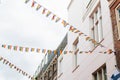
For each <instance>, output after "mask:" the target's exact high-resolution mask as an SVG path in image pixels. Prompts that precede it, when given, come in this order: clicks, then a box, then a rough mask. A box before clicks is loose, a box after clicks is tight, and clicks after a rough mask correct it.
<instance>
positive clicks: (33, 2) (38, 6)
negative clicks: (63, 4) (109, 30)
mask: <svg viewBox="0 0 120 80" xmlns="http://www.w3.org/2000/svg"><path fill="white" fill-rule="evenodd" d="M28 1H29V0H25V3H27V2H28ZM36 3H37V2H36V1H34V0H33V1H32V5H31V7H34V5H35V4H36ZM37 4H38V5H37V7H36V10H39V9H40V8H41V7H42V8H43V11H42V14H46V17H48V16H49V15H50V14H51V13H52V12H51V11H49V10H48V9H46V8H45V7H43V6H42V5H40V4H39V3H37ZM46 10H47V11H48V12H46ZM55 18H56V19H55ZM51 20H55V22H58V21H61V18H59V17H58V16H56V15H55V14H53V15H52V18H51ZM61 23H62V25H63V26H64V27H66V26H67V25H69V27H70V28H69V31H71V32H73V33H77V34H79V37H80V36H81V35H83V36H84V37H85V39H86V38H87V37H90V36H87V35H86V34H84V33H83V32H81V31H80V30H78V29H77V28H75V27H73V26H71V25H70V24H69V23H68V22H67V21H65V20H62V22H61ZM89 39H92V38H91V37H90V38H89ZM86 41H92V43H93V44H95V45H98V46H99V45H100V46H101V47H104V46H103V45H102V44H100V43H98V42H97V41H96V40H94V39H92V40H86Z"/></svg>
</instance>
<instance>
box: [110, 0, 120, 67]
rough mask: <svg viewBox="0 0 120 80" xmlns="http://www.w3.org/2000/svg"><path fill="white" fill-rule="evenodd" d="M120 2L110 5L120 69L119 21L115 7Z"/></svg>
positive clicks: (118, 0)
mask: <svg viewBox="0 0 120 80" xmlns="http://www.w3.org/2000/svg"><path fill="white" fill-rule="evenodd" d="M119 4H120V0H116V1H115V2H114V3H113V4H112V5H111V6H110V12H111V20H112V28H113V36H114V37H113V38H114V48H115V51H116V60H117V65H118V68H119V69H120V40H118V30H117V21H116V15H115V14H116V13H115V8H116V7H117V6H118V5H119Z"/></svg>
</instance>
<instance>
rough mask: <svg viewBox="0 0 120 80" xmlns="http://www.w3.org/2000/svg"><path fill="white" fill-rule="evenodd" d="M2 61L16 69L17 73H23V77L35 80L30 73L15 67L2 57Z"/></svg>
mask: <svg viewBox="0 0 120 80" xmlns="http://www.w3.org/2000/svg"><path fill="white" fill-rule="evenodd" d="M0 61H1V62H2V63H3V64H5V65H8V66H9V67H10V68H12V69H15V70H16V71H17V72H19V73H21V74H22V75H23V76H26V77H28V78H29V79H31V80H34V78H33V77H32V76H31V75H29V74H28V73H26V72H25V71H23V70H22V69H20V68H18V67H17V66H15V65H14V64H12V63H11V62H10V61H8V60H7V59H5V58H3V57H1V56H0Z"/></svg>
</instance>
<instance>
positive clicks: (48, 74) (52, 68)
mask: <svg viewBox="0 0 120 80" xmlns="http://www.w3.org/2000/svg"><path fill="white" fill-rule="evenodd" d="M66 45H67V35H66V36H65V38H64V39H63V41H62V42H61V44H60V45H59V46H58V48H57V49H56V50H55V51H57V52H54V51H52V53H51V54H49V53H47V54H46V55H45V57H44V59H43V60H42V62H41V64H40V65H39V66H38V69H37V70H36V72H35V75H34V78H35V79H36V80H57V71H58V63H57V59H58V57H59V56H60V51H63V50H64V48H65V46H66Z"/></svg>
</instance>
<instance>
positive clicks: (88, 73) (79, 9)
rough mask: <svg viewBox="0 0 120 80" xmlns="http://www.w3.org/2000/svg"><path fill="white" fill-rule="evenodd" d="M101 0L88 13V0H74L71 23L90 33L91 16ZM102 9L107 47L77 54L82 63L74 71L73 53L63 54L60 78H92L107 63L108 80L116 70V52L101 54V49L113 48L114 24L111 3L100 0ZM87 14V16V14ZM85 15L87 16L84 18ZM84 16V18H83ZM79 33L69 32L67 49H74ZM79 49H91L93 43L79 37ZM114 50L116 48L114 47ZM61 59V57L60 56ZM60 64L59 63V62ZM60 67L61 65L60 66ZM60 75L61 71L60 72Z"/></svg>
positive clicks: (70, 12) (69, 17) (90, 79)
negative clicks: (112, 24)
mask: <svg viewBox="0 0 120 80" xmlns="http://www.w3.org/2000/svg"><path fill="white" fill-rule="evenodd" d="M98 2H99V0H95V4H93V7H92V8H91V10H90V11H88V13H87V15H86V11H87V9H86V5H87V4H86V3H88V2H87V0H73V3H72V4H71V6H70V8H69V12H68V14H69V16H68V21H69V23H70V24H71V25H73V26H74V27H76V28H78V29H79V30H80V31H82V32H84V33H85V34H87V35H90V30H89V28H90V26H89V16H90V14H91V13H92V11H93V9H94V8H95V7H96V5H97V3H98ZM100 2H101V10H102V24H103V25H102V26H103V37H104V40H103V42H102V44H103V45H104V46H105V48H101V47H100V46H98V47H97V48H96V49H95V50H94V51H93V53H92V54H77V55H78V65H80V66H79V67H78V68H77V69H76V70H75V71H74V72H73V73H72V71H73V69H74V67H73V54H66V55H62V57H63V67H64V68H63V75H61V77H60V78H58V80H92V73H93V72H94V71H95V70H97V69H98V68H99V67H100V66H101V65H103V64H104V63H106V67H107V77H108V80H109V79H110V77H111V74H112V73H113V71H114V70H115V67H114V65H115V64H116V61H115V56H114V54H99V53H98V52H99V51H105V50H107V49H109V48H110V49H113V47H114V46H113V36H112V26H111V19H110V11H109V4H108V2H107V0H100ZM85 15H86V16H85ZM84 17H85V18H84ZM83 18H84V20H83ZM77 36H78V34H74V33H72V32H69V33H68V45H67V46H66V49H65V50H73V46H72V44H73V42H74V41H75V39H76V37H77ZM78 45H79V49H80V50H83V51H86V50H90V49H91V43H90V42H87V41H85V37H83V36H80V37H79V44H78ZM113 50H114V49H113ZM58 61H59V58H58ZM58 64H59V63H58ZM58 68H59V66H58ZM58 75H59V73H58Z"/></svg>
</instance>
